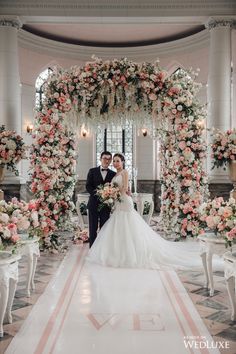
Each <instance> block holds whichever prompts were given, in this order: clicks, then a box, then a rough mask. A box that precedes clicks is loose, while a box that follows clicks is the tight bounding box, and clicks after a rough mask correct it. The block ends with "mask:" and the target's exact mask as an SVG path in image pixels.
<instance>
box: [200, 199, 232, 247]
mask: <svg viewBox="0 0 236 354" xmlns="http://www.w3.org/2000/svg"><path fill="white" fill-rule="evenodd" d="M199 219H200V221H201V226H202V232H204V230H206V229H209V230H211V231H212V232H214V233H215V236H216V237H221V238H224V239H225V241H226V246H232V244H233V243H236V204H235V200H234V199H233V198H230V199H229V201H224V199H223V198H222V197H218V198H215V199H213V200H209V201H208V202H205V203H203V204H202V205H201V206H200V207H199Z"/></svg>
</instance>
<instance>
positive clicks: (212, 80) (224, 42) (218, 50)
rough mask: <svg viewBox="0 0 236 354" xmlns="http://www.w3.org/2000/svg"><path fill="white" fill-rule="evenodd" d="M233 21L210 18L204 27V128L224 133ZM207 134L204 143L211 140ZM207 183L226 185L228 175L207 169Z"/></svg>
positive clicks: (227, 121) (228, 107)
mask: <svg viewBox="0 0 236 354" xmlns="http://www.w3.org/2000/svg"><path fill="white" fill-rule="evenodd" d="M235 22H236V21H235V20H222V19H220V20H218V19H212V18H211V19H210V20H209V21H208V23H207V25H206V27H207V28H208V29H209V31H210V52H209V74H208V92H207V94H208V117H207V128H208V129H212V128H216V129H220V130H222V131H225V130H227V129H229V128H231V56H232V55H231V46H232V44H231V28H232V27H233V26H234V25H235ZM210 135H211V133H210V132H209V133H208V141H209V142H210V141H211V136H210ZM210 160H211V159H210V158H209V161H208V174H209V177H210V182H211V183H220V182H222V183H225V182H229V178H228V172H227V171H224V170H223V169H214V170H211V161H210Z"/></svg>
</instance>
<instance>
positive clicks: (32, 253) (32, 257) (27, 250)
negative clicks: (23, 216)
mask: <svg viewBox="0 0 236 354" xmlns="http://www.w3.org/2000/svg"><path fill="white" fill-rule="evenodd" d="M21 245H22V246H21V247H20V248H19V253H20V255H21V256H26V257H27V265H28V267H27V278H26V294H27V297H30V291H31V290H34V289H35V284H34V275H35V270H36V266H37V260H38V257H40V251H39V238H38V237H34V238H32V239H23V240H22V241H21Z"/></svg>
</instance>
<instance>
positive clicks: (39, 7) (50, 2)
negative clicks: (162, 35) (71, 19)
mask: <svg viewBox="0 0 236 354" xmlns="http://www.w3.org/2000/svg"><path fill="white" fill-rule="evenodd" d="M0 10H1V13H3V14H8V15H11V14H14V15H31V16H39V15H43V16H51V15H53V14H54V15H55V16H56V15H59V16H61V15H64V16H95V15H96V14H97V15H99V16H112V14H113V15H114V16H119V15H121V16H124V17H133V16H136V15H137V14H138V15H142V16H143V15H145V16H168V15H169V16H177V15H180V16H185V15H187V14H189V15H192V16H196V10H197V15H198V16H204V15H207V16H214V15H234V14H236V2H235V0H221V1H217V0H191V1H189V0H159V1H156V0H146V1H141V0H139V1H138V0H102V1H101V0H87V1H86V2H85V1H80V0H77V1H76V0H67V1H64V0H44V1H35V0H11V1H9V0H1V2H0Z"/></svg>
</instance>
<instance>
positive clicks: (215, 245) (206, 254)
mask: <svg viewBox="0 0 236 354" xmlns="http://www.w3.org/2000/svg"><path fill="white" fill-rule="evenodd" d="M198 239H199V240H200V246H201V249H200V256H201V257H202V264H203V268H204V273H205V276H206V283H205V287H206V288H208V285H209V288H210V296H213V295H214V282H213V273H212V257H213V255H214V254H216V255H218V256H220V257H221V256H223V254H224V253H225V252H226V251H227V250H226V247H225V240H224V239H223V238H220V237H216V236H214V234H211V233H209V234H207V233H206V234H204V235H201V236H198Z"/></svg>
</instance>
